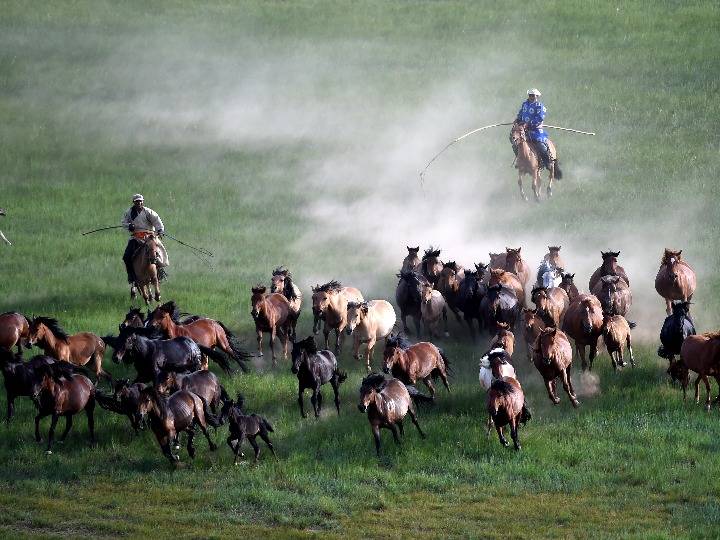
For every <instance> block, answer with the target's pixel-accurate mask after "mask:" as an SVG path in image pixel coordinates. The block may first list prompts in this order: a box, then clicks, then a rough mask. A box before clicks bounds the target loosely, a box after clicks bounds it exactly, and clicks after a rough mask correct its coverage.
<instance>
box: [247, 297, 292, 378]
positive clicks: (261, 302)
mask: <svg viewBox="0 0 720 540" xmlns="http://www.w3.org/2000/svg"><path fill="white" fill-rule="evenodd" d="M250 304H251V305H252V310H251V311H250V314H251V315H252V318H253V321H255V333H256V334H257V344H258V356H262V355H263V350H262V337H263V332H270V354H271V356H272V364H273V366H275V365H276V360H275V337H276V336H277V337H278V339H280V341H281V342H282V346H283V358H287V354H288V340H289V339H290V333H291V332H292V329H291V328H292V327H291V318H290V317H291V312H290V302H289V301H288V299H287V298H285V296H284V295H282V294H280V293H267V292H266V289H265V287H263V286H262V285H257V286H255V287H253V288H252V296H251V298H250Z"/></svg>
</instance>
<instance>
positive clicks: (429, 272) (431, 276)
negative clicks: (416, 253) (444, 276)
mask: <svg viewBox="0 0 720 540" xmlns="http://www.w3.org/2000/svg"><path fill="white" fill-rule="evenodd" d="M441 251H442V250H441V249H440V248H438V249H435V248H434V247H432V246H430V247H429V248H428V249H426V250H425V254H424V255H423V257H422V261H420V271H421V272H422V275H423V276H425V279H427V280H428V281H429V282H430V283H432V284H433V285H435V284H436V283H437V280H438V278H439V277H440V272H442V269H443V262H442V261H441V260H440V252H441Z"/></svg>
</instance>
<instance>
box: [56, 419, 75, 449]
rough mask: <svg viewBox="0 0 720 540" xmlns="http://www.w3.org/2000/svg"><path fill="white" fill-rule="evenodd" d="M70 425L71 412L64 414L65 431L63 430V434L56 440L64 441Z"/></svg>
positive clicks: (71, 422)
mask: <svg viewBox="0 0 720 540" xmlns="http://www.w3.org/2000/svg"><path fill="white" fill-rule="evenodd" d="M72 425H73V418H72V414H66V415H65V431H63V434H62V435H60V438H59V439H58V442H65V437H67V435H68V433H69V432H70V428H72Z"/></svg>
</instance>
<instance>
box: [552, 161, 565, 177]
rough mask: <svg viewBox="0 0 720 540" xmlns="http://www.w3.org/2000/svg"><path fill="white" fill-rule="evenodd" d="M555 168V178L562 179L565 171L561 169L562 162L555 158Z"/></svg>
mask: <svg viewBox="0 0 720 540" xmlns="http://www.w3.org/2000/svg"><path fill="white" fill-rule="evenodd" d="M553 169H555V174H554V176H555V180H562V177H563V173H562V171H561V170H560V162H559V161H558V160H557V159H556V160H555V165H553Z"/></svg>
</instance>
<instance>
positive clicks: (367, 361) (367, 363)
mask: <svg viewBox="0 0 720 540" xmlns="http://www.w3.org/2000/svg"><path fill="white" fill-rule="evenodd" d="M375 343H376V338H375V336H372V337H371V338H370V341H368V342H367V349H365V367H367V370H368V371H370V362H371V361H372V353H373V349H374V348H375Z"/></svg>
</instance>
